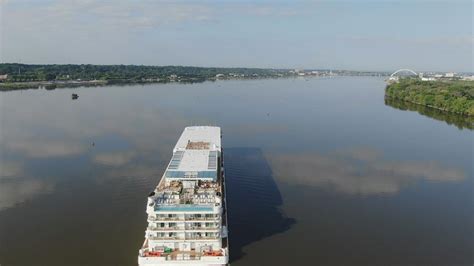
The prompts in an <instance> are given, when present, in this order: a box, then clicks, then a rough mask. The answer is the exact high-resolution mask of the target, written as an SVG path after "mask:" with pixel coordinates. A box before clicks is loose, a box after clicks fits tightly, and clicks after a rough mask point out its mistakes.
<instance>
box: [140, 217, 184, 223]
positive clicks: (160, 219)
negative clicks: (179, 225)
mask: <svg viewBox="0 0 474 266" xmlns="http://www.w3.org/2000/svg"><path fill="white" fill-rule="evenodd" d="M148 221H151V222H157V221H184V217H159V216H158V217H153V216H148Z"/></svg>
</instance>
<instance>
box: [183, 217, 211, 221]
mask: <svg viewBox="0 0 474 266" xmlns="http://www.w3.org/2000/svg"><path fill="white" fill-rule="evenodd" d="M218 220H219V217H186V221H218Z"/></svg>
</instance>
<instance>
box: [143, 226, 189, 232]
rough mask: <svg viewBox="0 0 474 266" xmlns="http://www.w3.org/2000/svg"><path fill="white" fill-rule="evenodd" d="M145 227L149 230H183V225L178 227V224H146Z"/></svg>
mask: <svg viewBox="0 0 474 266" xmlns="http://www.w3.org/2000/svg"><path fill="white" fill-rule="evenodd" d="M147 229H148V230H150V231H176V230H184V228H183V227H179V226H171V227H158V226H148V228H147Z"/></svg>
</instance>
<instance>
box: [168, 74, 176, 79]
mask: <svg viewBox="0 0 474 266" xmlns="http://www.w3.org/2000/svg"><path fill="white" fill-rule="evenodd" d="M169 78H170V79H171V80H175V79H177V78H178V75H175V74H172V75H170V76H169Z"/></svg>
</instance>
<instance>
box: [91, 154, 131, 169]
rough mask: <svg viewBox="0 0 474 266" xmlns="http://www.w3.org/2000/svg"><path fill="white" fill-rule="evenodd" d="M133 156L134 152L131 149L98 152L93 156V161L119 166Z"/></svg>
mask: <svg viewBox="0 0 474 266" xmlns="http://www.w3.org/2000/svg"><path fill="white" fill-rule="evenodd" d="M134 156H135V152H132V151H128V152H115V153H100V154H97V155H95V156H94V158H93V161H94V162H96V163H98V164H103V165H108V166H120V165H124V164H127V163H129V162H130V161H131V160H132V159H133V157H134Z"/></svg>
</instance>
